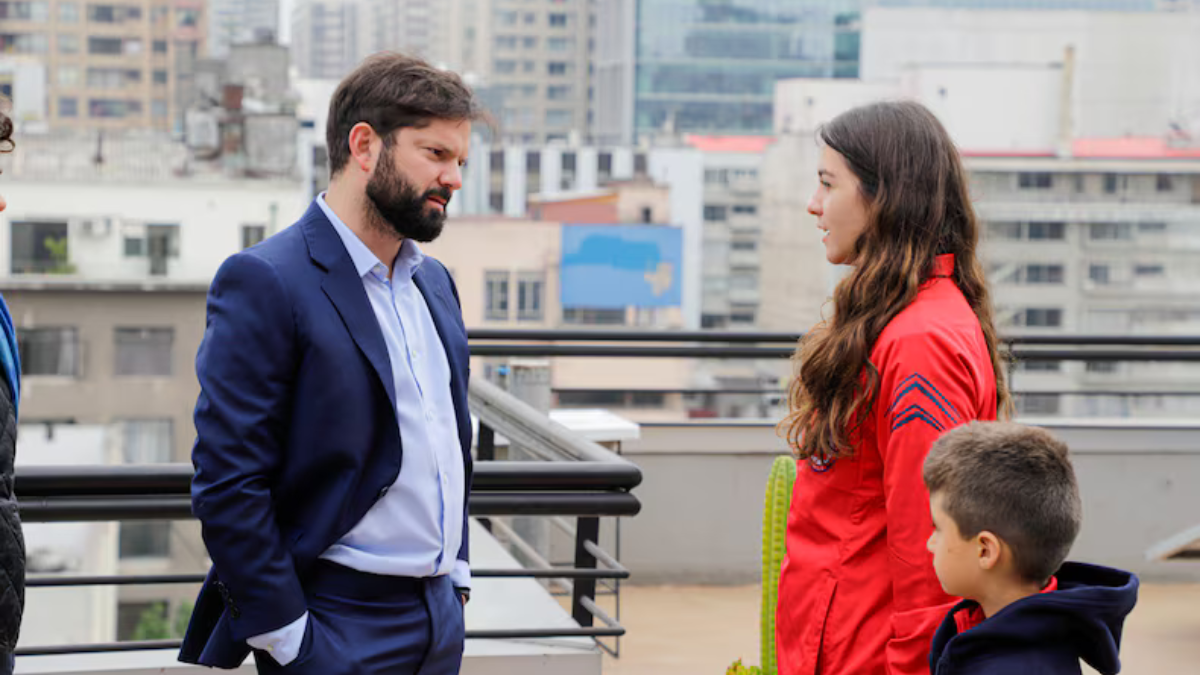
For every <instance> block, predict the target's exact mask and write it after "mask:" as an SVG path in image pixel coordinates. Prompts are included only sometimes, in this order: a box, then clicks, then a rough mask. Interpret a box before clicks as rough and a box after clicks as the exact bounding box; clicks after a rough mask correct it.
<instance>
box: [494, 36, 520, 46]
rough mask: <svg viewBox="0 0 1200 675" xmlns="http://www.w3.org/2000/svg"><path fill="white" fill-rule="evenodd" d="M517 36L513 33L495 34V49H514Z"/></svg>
mask: <svg viewBox="0 0 1200 675" xmlns="http://www.w3.org/2000/svg"><path fill="white" fill-rule="evenodd" d="M516 48H517V37H516V36H515V35H497V36H496V49H516Z"/></svg>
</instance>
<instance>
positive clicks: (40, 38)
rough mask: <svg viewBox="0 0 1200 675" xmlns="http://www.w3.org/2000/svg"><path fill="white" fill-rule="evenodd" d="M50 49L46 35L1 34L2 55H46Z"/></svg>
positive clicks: (0, 50) (0, 51)
mask: <svg viewBox="0 0 1200 675" xmlns="http://www.w3.org/2000/svg"><path fill="white" fill-rule="evenodd" d="M49 47H50V41H49V38H47V37H46V34H45V33H0V54H45V53H46V52H47V51H49Z"/></svg>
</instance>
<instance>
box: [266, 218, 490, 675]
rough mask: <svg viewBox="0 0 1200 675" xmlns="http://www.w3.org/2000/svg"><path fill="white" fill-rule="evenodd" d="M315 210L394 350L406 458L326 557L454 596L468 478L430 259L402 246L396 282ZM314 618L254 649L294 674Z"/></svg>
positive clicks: (466, 579) (462, 578)
mask: <svg viewBox="0 0 1200 675" xmlns="http://www.w3.org/2000/svg"><path fill="white" fill-rule="evenodd" d="M317 204H318V205H319V206H320V208H321V210H322V211H324V212H325V216H326V217H327V218H329V221H330V222H331V223H333V227H334V229H335V230H337V233H338V236H339V237H340V238H341V240H342V243H343V244H344V245H345V246H346V251H347V252H348V253H349V254H350V259H351V260H352V261H353V262H354V267H355V269H356V270H357V271H358V274H359V276H360V277H362V282H363V289H364V290H365V291H366V293H367V298H368V299H369V300H370V302H371V309H373V310H374V312H375V318H376V320H377V321H378V322H379V329H380V331H381V332H382V333H383V340H384V342H385V343H386V344H387V351H388V359H389V361H390V362H391V364H392V378H393V381H394V383H395V391H396V421H397V423H398V425H399V429H400V440H401V443H402V445H403V452H404V455H403V461H402V463H401V467H400V475H399V476H397V478H396V481H395V482H394V483H392V485H391V487H390V488H389V489H388V490H387V492H386V493H385V494H384V496H383V497H382V498H380V499H379V500H378V501H377V502H375V504H374V505H373V506H372V507H371V508H370V510H368V511H367V514H366V515H365V516H363V518H362V520H360V521H359V522H358V524H357V525H355V526H354V528H352V529H351V530H350V531H349V532H347V533H346V534H345V535H344V536H343V537H342V538H341V539H340V540H338V541H337V542H336V543H335V544H334V545H333V546H330V547H329V549H327V550H326V551H325V552H324V553H322V554H321V558H323V559H325V560H329V561H332V562H335V563H338V564H339V565H344V566H346V567H350V568H353V569H356V570H359V571H362V572H369V573H371V574H385V575H391V576H402V577H431V576H442V575H447V574H448V575H450V578H451V581H452V582H453V583H454V585H455V586H456V587H464V588H465V587H470V585H471V573H470V567H469V566H468V565H467V563H466V562H465V561H462V560H459V559H458V550H459V548H460V547H461V544H462V537H463V532H462V523H463V504H464V501H463V498H464V494H463V491H464V490H465V489H466V478H465V470H464V467H463V456H462V443H461V442H460V441H459V437H458V424H457V421H456V419H455V414H454V401H453V400H452V399H451V396H450V364H449V362H448V361H447V359H446V351H445V348H444V347H443V346H442V341H441V338H439V337H438V333H437V328H436V326H434V323H433V317H432V316H431V315H430V314H429V306H428V305H427V304H426V303H425V298H424V296H422V295H421V291H420V290H419V289H418V288H417V287H416V284H414V283H413V275H414V274H416V271H417V268H419V267H420V265H421V263H422V261H423V260H424V259H425V256H424V255H423V254H422V253H421V249H420V248H419V247H418V246H417V244H416V242H414V241H412V240H411V239H405V240H404V243H403V244H402V245H401V247H400V253H399V255H397V256H396V260H395V264H394V266H393V270H392V276H391V279H389V278H388V267H387V265H385V264H383V263H382V262H380V260H379V259H378V258H377V257H376V256H375V254H374V253H372V252H371V250H370V249H369V248H367V245H366V244H364V243H363V242H362V240H361V239H359V238H358V236H357V235H356V234H354V232H353V231H352V230H351V229H350V228H349V227H347V226H346V224H345V223H343V222H342V220H341V219H340V218H338V217H337V215H336V214H334V212H333V210H332V209H330V208H329V205H328V204H326V203H325V195H324V194H321V195H320V196H318V197H317ZM307 619H308V614H307V613H305V614H304V616H301V617H300V618H299V619H297V620H296V621H295V622H293V623H292V624H289V625H288V626H285V627H283V628H281V629H279V630H277V631H273V632H271V633H267V634H266V635H259V636H256V637H252V638H250V639H249V640H247V642H248V643H249V644H250V646H252V647H255V648H258V649H265V650H267V651H269V652H270V653H271V654H272V656H273V658H274V659H275V660H276V661H278V662H279V663H280V665H287V664H288V663H290V662H291V661H292V660H293V659H295V658H296V655H297V653H298V652H299V651H300V644H301V642H302V641H303V639H304V629H305V627H306V625H307Z"/></svg>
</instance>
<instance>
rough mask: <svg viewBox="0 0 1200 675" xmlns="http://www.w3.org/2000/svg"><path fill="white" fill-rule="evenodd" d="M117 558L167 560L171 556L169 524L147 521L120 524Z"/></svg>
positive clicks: (167, 522)
mask: <svg viewBox="0 0 1200 675" xmlns="http://www.w3.org/2000/svg"><path fill="white" fill-rule="evenodd" d="M118 546H119V549H118V551H119V552H118V554H117V555H118V557H120V558H121V559H122V560H124V559H127V558H167V557H170V555H171V523H170V522H169V521H159V520H149V521H137V522H124V523H121V534H120V542H119V544H118Z"/></svg>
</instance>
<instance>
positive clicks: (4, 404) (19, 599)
mask: <svg viewBox="0 0 1200 675" xmlns="http://www.w3.org/2000/svg"><path fill="white" fill-rule="evenodd" d="M4 104H5V100H4V98H3V97H0V152H9V151H10V150H12V149H13V142H12V133H13V124H12V120H11V119H9V117H8V116H7V115H5V114H4V111H5V107H4ZM6 206H7V204H6V203H5V202H4V197H2V196H0V211H3V210H4V209H5V207H6ZM18 355H19V352H18V349H17V336H16V330H15V329H14V328H13V322H12V317H11V316H10V315H9V313H8V306H7V305H6V304H5V303H4V298H3V297H0V383H2V384H0V675H9V674H10V673H12V671H13V663H14V661H13V651H14V650H15V649H16V647H17V636H18V634H19V633H20V629H21V614H22V613H23V611H24V609H25V539H24V538H23V537H22V535H21V519H20V517H19V516H18V515H17V500H16V497H15V496H14V494H13V461H14V460H15V459H16V451H17V448H16V443H17V400H18V397H19V395H20V390H21V362H20V359H19V357H18Z"/></svg>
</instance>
